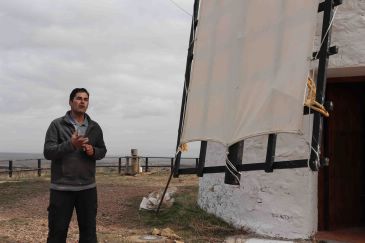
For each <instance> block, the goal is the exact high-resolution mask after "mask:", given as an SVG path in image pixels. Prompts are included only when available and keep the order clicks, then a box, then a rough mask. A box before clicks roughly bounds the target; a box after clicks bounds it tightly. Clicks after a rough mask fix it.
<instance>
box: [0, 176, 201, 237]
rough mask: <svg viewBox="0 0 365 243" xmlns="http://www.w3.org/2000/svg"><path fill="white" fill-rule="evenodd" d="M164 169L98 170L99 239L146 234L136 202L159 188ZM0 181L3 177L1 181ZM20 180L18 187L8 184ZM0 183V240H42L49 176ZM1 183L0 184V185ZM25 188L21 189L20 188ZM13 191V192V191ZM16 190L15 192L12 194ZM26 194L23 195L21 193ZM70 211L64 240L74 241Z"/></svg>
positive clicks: (185, 180)
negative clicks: (133, 171) (143, 171)
mask: <svg viewBox="0 0 365 243" xmlns="http://www.w3.org/2000/svg"><path fill="white" fill-rule="evenodd" d="M167 179H168V172H157V173H153V174H148V175H147V174H143V175H139V176H136V177H134V176H120V175H118V174H117V173H115V172H114V173H102V174H99V175H98V176H97V184H98V187H97V190H98V215H97V232H98V239H99V242H108V243H112V242H125V238H126V237H127V236H131V235H134V234H146V233H148V232H150V231H151V228H150V227H148V226H146V225H144V224H142V223H141V221H140V220H139V210H138V205H139V203H140V202H141V200H142V197H143V196H146V195H148V193H149V192H152V191H155V190H158V189H163V188H164V187H165V185H166V182H167ZM0 180H1V179H0ZM2 182H4V181H2ZM21 183H23V184H24V186H22V187H21V188H22V190H19V188H18V189H17V188H16V187H14V188H13V189H12V186H11V185H16V184H21ZM197 183H198V179H197V177H196V176H194V175H192V176H181V177H180V178H173V179H172V183H171V186H176V187H178V188H179V187H182V186H187V185H188V186H197ZM4 184H6V185H7V186H6V187H0V190H1V191H0V195H2V197H3V199H2V200H0V242H3V243H9V242H21V243H28V242H29V243H31V242H37V243H38V242H46V238H47V233H48V227H47V206H48V200H49V191H48V186H49V177H48V176H42V177H41V178H37V177H35V178H30V179H29V178H27V179H24V178H15V179H12V180H11V183H9V180H6V181H5V183H4ZM0 186H1V185H0ZM24 188H25V189H24ZM14 194H15V195H14ZM16 194H18V195H16ZM23 194H26V195H23ZM75 216H76V215H75V214H74V215H73V218H72V222H71V224H70V228H69V233H68V241H67V242H71V243H73V242H77V240H78V228H77V222H76V220H75V218H76V217H75Z"/></svg>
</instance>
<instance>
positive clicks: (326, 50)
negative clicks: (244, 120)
mask: <svg viewBox="0 0 365 243" xmlns="http://www.w3.org/2000/svg"><path fill="white" fill-rule="evenodd" d="M199 3H200V1H199V0H195V1H194V14H193V19H192V25H191V32H190V40H189V50H188V56H187V62H186V70H185V83H184V89H183V97H182V104H181V112H180V122H179V130H178V138H177V146H176V148H177V149H178V146H179V142H180V136H181V129H182V126H183V119H184V114H185V110H184V109H185V102H186V99H187V93H186V92H187V88H188V87H189V83H190V71H191V64H192V61H193V58H194V57H193V49H194V35H195V30H196V28H197V25H198V21H199V20H198V12H199ZM341 3H342V0H325V1H323V2H321V3H320V4H319V6H318V12H323V22H322V36H321V43H322V44H321V46H320V50H319V51H318V53H317V52H315V53H313V57H316V58H317V59H319V63H318V72H317V79H316V82H317V83H316V86H317V93H316V101H317V102H318V103H320V104H322V105H324V106H325V107H326V108H327V109H331V108H332V103H331V102H325V91H326V79H327V67H328V59H329V56H330V55H333V54H336V53H337V52H338V49H337V47H336V46H332V47H331V46H330V43H331V21H332V18H333V13H334V11H333V10H334V7H335V6H337V5H340V4H341ZM309 113H314V118H313V130H312V131H313V133H312V141H311V146H312V148H315V150H313V149H312V150H311V154H310V158H309V160H290V161H275V159H274V158H275V150H276V139H277V134H269V136H268V142H267V152H266V160H265V161H264V162H262V163H251V164H242V153H243V147H244V141H243V140H242V141H240V142H238V143H236V144H233V145H232V146H230V147H229V155H228V159H229V160H230V161H231V162H232V164H233V165H234V166H235V167H236V168H235V169H236V171H255V170H264V171H265V172H267V173H271V172H273V171H274V170H275V169H291V168H303V167H307V166H308V163H309V166H310V168H311V169H312V170H313V171H317V170H319V168H320V167H321V166H325V165H328V158H321V159H319V156H318V153H320V144H321V140H322V127H323V116H322V115H321V114H320V113H319V112H316V111H313V110H310V109H308V108H304V114H309ZM206 149H207V141H201V145H200V154H199V163H198V165H197V167H195V168H180V159H181V152H180V151H179V152H178V153H177V154H176V159H175V163H174V169H173V173H172V174H173V176H174V177H178V176H179V175H181V174H196V175H197V176H199V177H202V176H203V175H204V174H206V173H222V172H225V183H226V184H239V181H238V180H239V176H240V175H239V174H238V173H237V174H235V175H233V174H232V171H230V172H229V171H228V169H227V168H226V166H211V167H206V166H205V157H206Z"/></svg>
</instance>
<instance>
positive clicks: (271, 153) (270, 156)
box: [265, 133, 277, 172]
mask: <svg viewBox="0 0 365 243" xmlns="http://www.w3.org/2000/svg"><path fill="white" fill-rule="evenodd" d="M276 138H277V135H276V134H274V133H272V134H269V137H268V139H267V150H266V162H265V164H266V168H265V172H273V171H274V160H275V149H276Z"/></svg>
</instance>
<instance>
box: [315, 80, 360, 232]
mask: <svg viewBox="0 0 365 243" xmlns="http://www.w3.org/2000/svg"><path fill="white" fill-rule="evenodd" d="M336 83H341V84H345V83H346V84H351V83H353V84H356V83H365V76H351V77H333V78H328V79H327V85H331V84H336ZM326 88H327V87H326ZM334 106H336V104H334ZM327 126H328V125H327V121H326V119H325V120H324V124H323V139H322V146H321V148H322V154H323V155H324V156H326V155H327V153H328V150H327V148H328V144H327V141H328V140H327V138H328V134H327V129H326V127H327ZM330 159H331V158H330ZM330 163H331V161H330ZM329 190H330V188H329V167H323V168H321V169H320V171H319V172H318V230H329V206H330V205H329V203H330V202H329V193H330V191H329Z"/></svg>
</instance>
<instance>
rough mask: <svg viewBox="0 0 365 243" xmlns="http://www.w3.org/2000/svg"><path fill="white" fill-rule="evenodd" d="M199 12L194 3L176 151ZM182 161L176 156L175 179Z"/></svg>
mask: <svg viewBox="0 0 365 243" xmlns="http://www.w3.org/2000/svg"><path fill="white" fill-rule="evenodd" d="M198 11H199V0H195V1H194V15H193V19H192V23H191V28H190V38H189V49H188V56H187V59H186V68H185V81H184V87H183V95H182V101H181V109H180V121H179V129H178V132H177V144H176V150H177V149H178V147H179V145H180V138H181V129H182V125H183V120H184V116H185V105H186V103H185V102H186V98H187V95H188V94H187V89H188V88H189V84H190V72H191V64H192V61H193V56H194V55H193V49H194V38H195V37H194V36H195V29H196V26H197V24H196V23H197V21H198ZM180 160H181V152H179V153H178V154H177V155H176V159H175V165H174V171H173V175H174V177H178V176H179V168H180Z"/></svg>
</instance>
